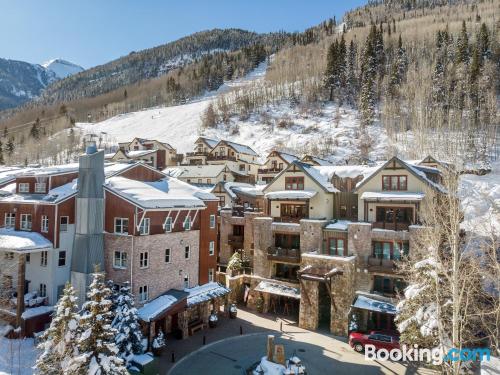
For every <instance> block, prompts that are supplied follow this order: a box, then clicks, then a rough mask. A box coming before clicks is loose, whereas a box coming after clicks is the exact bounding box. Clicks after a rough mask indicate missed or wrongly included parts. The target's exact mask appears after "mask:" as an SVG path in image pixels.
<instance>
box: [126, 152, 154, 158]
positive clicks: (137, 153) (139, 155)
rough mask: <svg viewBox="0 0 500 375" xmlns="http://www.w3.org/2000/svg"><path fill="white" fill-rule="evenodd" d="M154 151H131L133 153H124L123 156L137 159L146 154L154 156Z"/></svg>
mask: <svg viewBox="0 0 500 375" xmlns="http://www.w3.org/2000/svg"><path fill="white" fill-rule="evenodd" d="M155 152H156V150H133V151H125V155H126V156H128V157H129V158H138V157H141V156H144V155H148V154H154V153H155Z"/></svg>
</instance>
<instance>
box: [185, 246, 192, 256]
mask: <svg viewBox="0 0 500 375" xmlns="http://www.w3.org/2000/svg"><path fill="white" fill-rule="evenodd" d="M190 255H191V247H190V246H186V247H185V248H184V258H185V259H189V256H190Z"/></svg>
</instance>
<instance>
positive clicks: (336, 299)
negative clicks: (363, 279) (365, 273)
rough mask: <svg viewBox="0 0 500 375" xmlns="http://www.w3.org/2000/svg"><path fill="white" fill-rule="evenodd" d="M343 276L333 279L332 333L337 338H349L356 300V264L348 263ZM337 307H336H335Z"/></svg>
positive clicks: (336, 276) (344, 267) (343, 268)
mask: <svg viewBox="0 0 500 375" xmlns="http://www.w3.org/2000/svg"><path fill="white" fill-rule="evenodd" d="M342 271H343V274H342V275H335V276H333V277H332V279H331V284H330V287H331V291H332V304H331V307H330V308H331V310H330V317H331V318H330V332H331V333H333V334H334V335H337V336H347V335H348V326H349V310H350V309H351V304H352V301H353V300H354V290H355V289H354V288H353V285H354V264H352V263H346V264H345V265H344V266H343V267H342ZM334 306H335V307H334Z"/></svg>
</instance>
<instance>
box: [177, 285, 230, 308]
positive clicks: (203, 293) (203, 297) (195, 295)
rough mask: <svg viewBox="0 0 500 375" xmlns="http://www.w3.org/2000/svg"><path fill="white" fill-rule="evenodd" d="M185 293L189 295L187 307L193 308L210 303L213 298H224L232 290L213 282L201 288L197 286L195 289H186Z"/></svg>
mask: <svg viewBox="0 0 500 375" xmlns="http://www.w3.org/2000/svg"><path fill="white" fill-rule="evenodd" d="M184 291H185V292H186V293H189V295H188V297H187V305H188V307H191V306H193V305H197V304H199V303H202V302H206V301H210V300H211V299H212V298H217V297H223V296H225V295H226V294H228V293H229V292H231V289H228V288H226V287H225V286H223V285H222V284H219V283H216V282H211V283H207V284H203V285H201V286H195V287H194V288H189V289H184Z"/></svg>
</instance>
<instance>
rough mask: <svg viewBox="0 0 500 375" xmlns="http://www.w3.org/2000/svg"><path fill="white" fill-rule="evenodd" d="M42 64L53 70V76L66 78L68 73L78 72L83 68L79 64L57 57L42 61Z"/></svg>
mask: <svg viewBox="0 0 500 375" xmlns="http://www.w3.org/2000/svg"><path fill="white" fill-rule="evenodd" d="M42 66H43V67H44V68H45V69H47V70H50V71H52V72H54V74H55V76H56V77H57V78H59V79H62V78H66V77H68V76H70V75H73V74H76V73H80V72H82V71H84V70H85V69H83V68H82V67H81V66H79V65H76V64H73V63H72V62H69V61H66V60H63V59H59V58H58V59H52V60H49V61H47V62H44V63H43V64H42Z"/></svg>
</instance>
